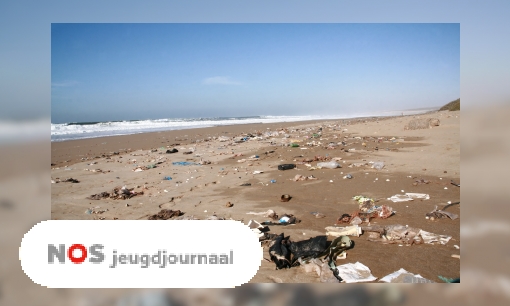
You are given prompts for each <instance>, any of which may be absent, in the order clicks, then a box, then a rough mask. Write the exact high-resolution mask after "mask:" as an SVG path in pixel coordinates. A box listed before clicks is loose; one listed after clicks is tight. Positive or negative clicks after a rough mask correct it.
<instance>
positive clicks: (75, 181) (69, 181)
mask: <svg viewBox="0 0 510 306" xmlns="http://www.w3.org/2000/svg"><path fill="white" fill-rule="evenodd" d="M79 182H80V181H78V180H77V179H73V178H72V177H71V178H68V179H65V180H60V179H59V178H56V179H55V180H51V183H52V184H55V183H79Z"/></svg>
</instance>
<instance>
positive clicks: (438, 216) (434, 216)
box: [425, 205, 459, 221]
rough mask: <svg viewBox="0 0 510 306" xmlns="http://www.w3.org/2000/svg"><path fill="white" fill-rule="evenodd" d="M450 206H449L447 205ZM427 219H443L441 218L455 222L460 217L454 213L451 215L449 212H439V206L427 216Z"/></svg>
mask: <svg viewBox="0 0 510 306" xmlns="http://www.w3.org/2000/svg"><path fill="white" fill-rule="evenodd" d="M447 206H448V205H447ZM425 216H426V218H427V219H430V220H432V221H433V220H435V219H441V218H450V219H452V220H455V219H457V218H458V217H459V215H457V214H454V213H451V212H447V211H444V210H438V209H437V205H436V207H435V208H434V210H433V211H431V212H429V213H427V214H425Z"/></svg>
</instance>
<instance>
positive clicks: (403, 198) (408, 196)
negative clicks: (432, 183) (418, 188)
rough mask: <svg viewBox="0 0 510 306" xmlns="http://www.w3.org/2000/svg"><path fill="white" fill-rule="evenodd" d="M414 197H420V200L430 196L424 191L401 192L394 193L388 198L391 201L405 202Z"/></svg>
mask: <svg viewBox="0 0 510 306" xmlns="http://www.w3.org/2000/svg"><path fill="white" fill-rule="evenodd" d="M414 199H421V200H429V199H430V196H429V195H428V194H425V193H409V192H408V193H406V194H404V195H402V194H396V195H394V196H392V197H390V198H388V200H391V201H392V202H407V201H413V200H414Z"/></svg>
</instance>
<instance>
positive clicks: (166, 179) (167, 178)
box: [163, 176, 172, 181]
mask: <svg viewBox="0 0 510 306" xmlns="http://www.w3.org/2000/svg"><path fill="white" fill-rule="evenodd" d="M163 179H164V180H165V181H170V180H172V178H171V177H169V176H165V177H164V178H163Z"/></svg>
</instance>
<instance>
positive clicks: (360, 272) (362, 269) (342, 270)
mask: <svg viewBox="0 0 510 306" xmlns="http://www.w3.org/2000/svg"><path fill="white" fill-rule="evenodd" d="M336 268H337V270H338V276H339V277H340V278H341V279H342V282H345V283H359V282H371V281H374V280H376V279H377V277H375V276H373V275H372V272H371V271H370V269H369V268H368V267H367V266H365V265H364V264H362V263H360V262H356V263H354V264H353V263H348V264H345V265H340V266H337V267H336Z"/></svg>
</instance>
